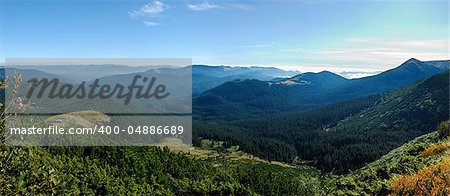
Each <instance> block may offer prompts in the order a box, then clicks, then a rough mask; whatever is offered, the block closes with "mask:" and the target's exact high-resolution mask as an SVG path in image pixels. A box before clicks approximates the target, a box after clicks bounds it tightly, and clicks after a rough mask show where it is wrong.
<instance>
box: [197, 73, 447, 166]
mask: <svg viewBox="0 0 450 196" xmlns="http://www.w3.org/2000/svg"><path fill="white" fill-rule="evenodd" d="M448 100H449V72H448V71H446V72H444V73H441V74H438V75H435V76H432V77H430V78H427V79H425V80H423V81H420V82H416V83H414V84H412V85H409V86H407V87H404V88H401V89H399V90H396V91H394V92H391V93H387V94H385V95H382V96H381V97H377V96H375V97H367V98H362V99H358V100H354V101H348V102H345V103H339V104H335V105H330V106H327V107H324V108H321V109H318V110H313V111H310V112H306V113H302V112H297V113H295V112H293V113H283V114H277V115H275V114H274V115H267V116H264V117H259V118H254V119H246V120H240V121H237V122H233V123H225V122H220V121H219V122H218V123H213V122H205V121H200V122H196V123H195V124H194V125H195V126H198V127H194V128H195V129H196V131H197V134H198V135H199V136H201V137H204V138H215V139H219V140H225V141H228V142H230V143H232V144H235V145H240V146H241V147H242V149H243V150H244V151H247V152H249V153H252V154H255V155H257V156H260V157H263V158H266V159H269V160H281V161H285V162H289V161H292V160H293V159H294V158H295V156H299V157H300V158H301V159H303V160H306V161H307V162H308V161H311V162H313V163H315V165H316V166H318V167H319V168H320V169H322V170H325V171H335V172H346V171H348V170H353V169H357V168H359V167H361V166H363V165H364V164H366V163H368V162H370V161H373V160H376V159H377V158H379V157H380V156H382V155H384V154H386V153H387V152H389V151H390V150H392V149H394V148H396V147H398V146H400V145H402V144H403V143H405V142H407V141H409V140H411V139H413V138H414V137H417V136H418V135H422V134H425V133H428V132H431V131H433V130H435V128H436V126H437V125H438V123H439V122H441V121H443V120H446V119H448V118H449V101H448Z"/></svg>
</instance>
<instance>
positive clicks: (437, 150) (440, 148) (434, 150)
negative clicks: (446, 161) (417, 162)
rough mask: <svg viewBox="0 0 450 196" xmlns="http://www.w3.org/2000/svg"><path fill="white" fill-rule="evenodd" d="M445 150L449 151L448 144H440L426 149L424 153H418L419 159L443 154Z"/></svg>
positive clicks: (449, 145)
mask: <svg viewBox="0 0 450 196" xmlns="http://www.w3.org/2000/svg"><path fill="white" fill-rule="evenodd" d="M446 150H450V143H441V144H435V145H432V146H430V147H428V148H426V149H425V150H424V151H422V152H421V153H420V156H421V157H429V156H433V155H437V154H441V153H443V152H445V151H446Z"/></svg>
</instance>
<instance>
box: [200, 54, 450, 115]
mask: <svg viewBox="0 0 450 196" xmlns="http://www.w3.org/2000/svg"><path fill="white" fill-rule="evenodd" d="M449 65H450V62H449V61H419V60H417V59H410V60H408V61H406V62H404V63H402V64H401V65H400V66H398V67H397V68H395V69H391V70H388V71H385V72H383V73H380V74H378V75H375V76H370V77H365V78H360V79H352V80H348V79H345V78H342V77H340V76H338V75H336V74H333V73H331V72H326V71H325V72H320V73H303V74H299V75H297V76H294V77H292V78H289V79H286V80H280V81H276V82H271V81H259V80H236V81H232V82H227V83H225V84H223V85H221V86H218V87H216V88H213V89H211V90H208V91H206V92H204V93H202V94H200V95H198V96H196V97H195V98H194V100H193V107H194V113H195V114H197V115H200V116H215V118H227V117H230V116H234V117H235V118H239V117H243V116H248V115H249V114H262V113H273V112H285V111H305V110H308V109H312V108H318V107H320V106H324V105H326V104H332V103H337V102H341V101H348V100H352V99H356V98H361V97H365V96H368V95H374V94H378V93H383V92H389V91H391V90H394V89H397V88H400V87H403V86H405V85H409V84H411V83H413V82H416V81H418V80H422V79H425V78H427V77H429V76H431V75H434V74H438V73H441V72H443V71H445V70H448V67H449Z"/></svg>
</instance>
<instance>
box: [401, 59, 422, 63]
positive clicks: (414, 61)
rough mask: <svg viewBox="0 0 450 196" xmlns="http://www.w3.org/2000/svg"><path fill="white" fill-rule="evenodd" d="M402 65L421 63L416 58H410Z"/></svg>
mask: <svg viewBox="0 0 450 196" xmlns="http://www.w3.org/2000/svg"><path fill="white" fill-rule="evenodd" d="M404 63H422V61H420V60H418V59H416V58H410V59H408V60H407V61H405V62H404Z"/></svg>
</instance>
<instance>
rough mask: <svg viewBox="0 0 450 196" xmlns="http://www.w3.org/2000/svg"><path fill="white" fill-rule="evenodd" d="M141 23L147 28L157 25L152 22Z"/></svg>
mask: <svg viewBox="0 0 450 196" xmlns="http://www.w3.org/2000/svg"><path fill="white" fill-rule="evenodd" d="M143 23H144V24H145V26H149V27H151V26H158V25H159V23H157V22H152V21H143Z"/></svg>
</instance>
